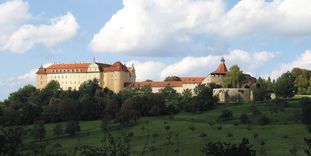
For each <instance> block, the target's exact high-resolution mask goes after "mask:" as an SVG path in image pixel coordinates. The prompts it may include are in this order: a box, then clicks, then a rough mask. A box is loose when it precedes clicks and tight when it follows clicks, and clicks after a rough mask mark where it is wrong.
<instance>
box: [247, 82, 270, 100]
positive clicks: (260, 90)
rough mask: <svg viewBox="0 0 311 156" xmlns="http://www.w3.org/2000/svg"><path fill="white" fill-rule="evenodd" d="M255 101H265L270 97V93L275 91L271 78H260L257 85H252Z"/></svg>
mask: <svg viewBox="0 0 311 156" xmlns="http://www.w3.org/2000/svg"><path fill="white" fill-rule="evenodd" d="M252 90H253V95H254V101H264V100H269V99H270V93H272V92H273V84H272V82H271V80H270V79H268V80H265V79H262V78H259V79H258V80H257V82H256V85H255V86H253V87H252Z"/></svg>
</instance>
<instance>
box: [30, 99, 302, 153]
mask: <svg viewBox="0 0 311 156" xmlns="http://www.w3.org/2000/svg"><path fill="white" fill-rule="evenodd" d="M253 105H256V106H257V108H258V110H260V111H261V112H262V113H263V114H265V115H266V116H268V117H269V118H270V119H271V123H270V124H268V125H266V126H261V125H259V124H258V116H254V115H252V113H251V112H250V107H251V104H247V103H245V104H238V105H237V104H235V105H234V104H227V105H221V104H220V105H219V106H218V107H217V108H216V109H214V110H212V111H209V112H205V113H200V114H192V113H180V114H177V115H175V116H163V117H144V118H140V119H139V120H138V121H137V122H136V123H133V124H132V125H131V126H130V127H129V131H130V132H132V133H133V134H134V136H133V137H132V139H131V140H132V141H131V151H132V153H133V155H140V152H141V151H142V148H143V146H144V144H145V142H146V138H147V136H148V135H151V136H152V135H155V134H158V137H155V138H153V137H150V139H149V141H148V142H149V143H148V146H151V145H152V146H156V147H157V148H158V149H162V151H160V153H163V151H165V150H166V149H167V148H168V149H169V153H170V155H175V153H174V150H175V149H176V148H177V149H179V150H180V155H185V156H191V155H201V151H200V150H201V148H202V146H203V145H204V144H206V143H207V142H209V141H229V142H234V143H237V142H240V141H241V139H242V138H248V139H249V141H250V143H251V144H252V145H253V146H254V148H255V149H256V150H257V154H258V155H260V154H259V152H258V151H259V150H260V149H261V143H262V141H264V142H265V145H263V146H264V147H263V148H264V149H265V150H266V155H270V156H273V155H282V156H284V155H290V152H289V150H290V149H293V148H295V149H297V150H298V151H297V154H296V155H305V154H304V148H305V143H304V137H305V136H306V135H307V132H306V130H305V125H303V124H302V123H301V122H300V121H296V118H295V115H296V114H297V112H299V111H300V108H299V105H298V103H297V101H296V100H291V101H289V107H288V108H286V109H285V111H284V112H280V113H276V114H273V113H271V112H270V111H269V109H268V107H267V106H266V105H265V104H264V103H257V104H253ZM224 109H227V110H231V111H232V112H233V116H234V119H233V120H230V121H225V122H217V119H218V116H219V114H220V113H221V112H222V110H224ZM243 113H246V114H248V116H249V117H250V118H251V124H250V125H249V126H247V125H242V124H238V125H237V124H236V123H239V117H240V115H241V114H243ZM164 123H167V125H170V127H171V131H173V133H174V134H177V133H179V136H178V137H173V141H174V142H175V143H177V142H178V141H177V140H179V142H180V145H177V144H175V145H173V146H170V147H168V146H166V143H167V140H166V139H165V137H166V136H167V135H166V131H165V129H164ZM80 126H81V132H79V133H78V135H77V136H75V137H69V136H67V135H62V136H54V135H53V134H52V133H53V132H52V129H53V127H54V124H47V125H46V128H47V137H46V139H44V140H43V141H44V142H48V143H49V145H50V148H52V147H53V145H54V144H56V143H59V144H61V145H62V147H63V149H64V150H67V151H69V150H72V149H73V148H74V147H76V146H78V145H93V146H100V145H101V140H102V138H103V135H104V132H103V131H102V130H101V128H100V121H81V122H80ZM110 126H111V128H112V129H113V131H114V132H115V133H117V129H118V125H117V124H110ZM220 126H221V127H222V128H221V130H220V129H219V127H220ZM142 127H144V128H142ZM28 128H30V127H28ZM202 133H205V134H206V137H201V136H200V134H202ZM229 133H230V134H229ZM255 133H256V134H258V137H257V138H254V134H255ZM231 135H232V136H231ZM25 142H26V143H27V144H32V143H33V142H34V140H33V139H32V138H31V137H30V136H27V137H26V138H25ZM159 155H161V154H159Z"/></svg>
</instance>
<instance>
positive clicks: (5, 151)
mask: <svg viewBox="0 0 311 156" xmlns="http://www.w3.org/2000/svg"><path fill="white" fill-rule="evenodd" d="M23 134H24V130H23V129H22V128H21V127H0V155H1V156H2V155H3V156H15V155H19V151H20V147H21V145H22V143H23V142H22V136H23Z"/></svg>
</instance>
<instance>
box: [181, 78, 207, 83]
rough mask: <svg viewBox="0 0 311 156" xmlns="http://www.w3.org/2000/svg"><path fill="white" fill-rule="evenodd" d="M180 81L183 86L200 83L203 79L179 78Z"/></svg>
mask: <svg viewBox="0 0 311 156" xmlns="http://www.w3.org/2000/svg"><path fill="white" fill-rule="evenodd" d="M180 79H181V81H182V82H183V83H184V84H189V83H190V84H191V83H201V82H202V81H203V80H204V79H205V78H204V77H181V78H180Z"/></svg>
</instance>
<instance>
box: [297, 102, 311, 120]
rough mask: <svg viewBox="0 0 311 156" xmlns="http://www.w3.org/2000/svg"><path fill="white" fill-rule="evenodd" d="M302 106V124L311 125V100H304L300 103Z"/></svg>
mask: <svg viewBox="0 0 311 156" xmlns="http://www.w3.org/2000/svg"><path fill="white" fill-rule="evenodd" d="M299 103H300V104H301V105H302V122H303V123H305V124H309V125H310V124H311V100H310V99H309V98H303V99H301V100H300V102H299Z"/></svg>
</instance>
